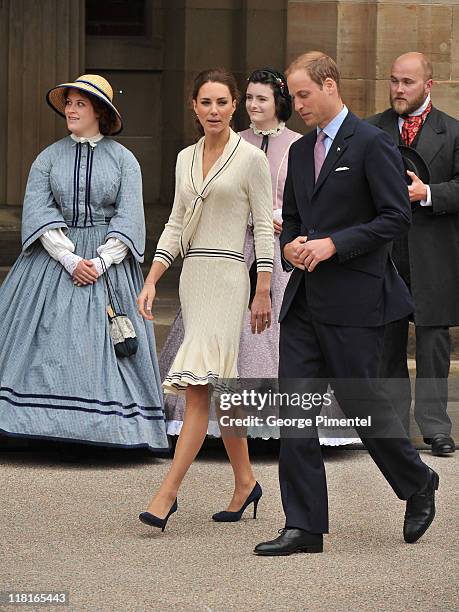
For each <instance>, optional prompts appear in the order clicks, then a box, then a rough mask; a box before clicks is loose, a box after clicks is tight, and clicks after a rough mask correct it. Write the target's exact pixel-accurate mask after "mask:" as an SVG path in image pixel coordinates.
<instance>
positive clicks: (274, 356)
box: [159, 68, 356, 445]
mask: <svg viewBox="0 0 459 612" xmlns="http://www.w3.org/2000/svg"><path fill="white" fill-rule="evenodd" d="M247 82H248V85H247V90H246V94H245V105H246V110H247V114H248V115H249V118H250V127H249V128H248V129H247V130H244V131H242V132H241V133H240V134H241V136H242V137H243V138H244V140H246V141H247V142H250V143H251V144H253V145H255V146H256V147H258V148H261V149H262V150H263V151H264V152H265V153H266V156H267V158H268V162H269V166H270V170H271V181H272V191H273V217H274V232H275V242H274V267H273V273H272V277H271V292H272V325H271V327H270V328H269V329H268V330H266V331H265V333H263V334H252V333H251V330H250V310H247V314H246V321H245V323H244V327H243V330H242V335H241V340H240V346H239V356H238V372H239V377H240V378H241V379H244V378H254V379H258V378H277V375H278V364H279V324H278V322H277V321H278V318H279V312H280V308H281V305H282V298H283V295H284V291H285V287H286V285H287V282H288V279H289V274H288V273H287V272H284V271H283V270H282V266H281V253H280V246H279V234H280V232H281V229H282V200H283V193H284V184H285V179H286V177H287V168H288V154H289V149H290V146H291V144H292V143H293V142H295V140H298V139H299V138H301V134H298V133H297V132H294V131H292V130H290V129H289V128H287V127H286V125H285V122H286V121H287V120H288V119H289V118H290V116H291V114H292V103H291V98H290V94H289V92H288V88H287V81H286V78H285V76H284V75H283V74H282V73H281V72H277V71H275V70H273V69H271V68H264V69H261V70H255V71H254V72H252V74H251V75H250V77H249V78H248V79H247ZM244 256H245V260H246V263H247V266H248V267H249V268H250V266H251V265H252V263H253V262H254V259H255V252H254V241H253V231H252V227H251V226H249V227H248V228H247V234H246V241H245V248H244ZM183 333H184V332H183V321H182V314H181V311H180V310H179V311H178V313H177V315H176V317H175V320H174V322H173V323H172V326H171V330H170V333H169V335H168V338H167V340H166V343H165V345H164V348H163V351H162V353H161V356H160V359H159V368H160V373H161V379H162V380H164V377H165V376H166V374H167V372H168V371H169V368H170V366H171V363H172V361H173V359H174V357H175V355H176V353H177V350H178V348H179V346H180V344H181V342H182V340H183ZM184 407H185V402H184V399H183V398H182V397H180V396H176V395H166V396H165V409H166V420H167V433H168V434H170V435H178V434H179V433H180V430H181V427H182V423H183V413H184ZM337 411H339V412H341V411H340V409H339V406H338V405H337V403H336V402H335V401H334V402H333V404H332V406H331V407H329V408H328V409H327V414H328V415H330V416H331V415H333V416H337V415H336V412H337ZM208 433H209V434H210V435H213V436H219V435H220V431H219V427H218V423H217V421H216V420H215V419H214V420H212V418H211V420H210V421H209V428H208ZM248 435H249V436H252V437H276V438H277V437H278V436H279V433H278V430H277V428H266V427H264V428H263V429H257V428H253V427H249V429H248ZM355 441H356V440H354V439H352V438H331V437H329V435H328V436H325V435H324V436H323V437H321V443H322V444H326V445H339V444H347V443H351V442H355Z"/></svg>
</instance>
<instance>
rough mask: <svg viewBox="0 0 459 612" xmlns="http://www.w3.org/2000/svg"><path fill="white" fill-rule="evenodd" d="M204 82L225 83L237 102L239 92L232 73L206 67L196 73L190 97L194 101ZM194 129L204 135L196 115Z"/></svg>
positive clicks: (239, 95) (223, 69) (222, 69)
mask: <svg viewBox="0 0 459 612" xmlns="http://www.w3.org/2000/svg"><path fill="white" fill-rule="evenodd" d="M205 83H221V84H222V85H226V86H227V87H228V90H229V92H230V94H231V98H232V99H233V100H236V104H237V103H238V102H239V100H240V97H241V94H240V93H239V89H238V86H237V83H236V79H235V78H234V75H233V74H232V73H231V72H229V71H228V70H226V69H225V68H208V69H207V70H202V71H201V72H200V73H199V74H197V75H196V76H195V78H194V81H193V90H192V92H191V99H192V100H194V101H195V102H196V101H197V99H198V95H199V90H200V89H201V87H202V86H203V85H204V84H205ZM195 121H196V129H197V131H198V133H199V135H200V136H203V135H204V128H203V127H202V125H201V123H200V122H199V119H198V118H197V117H196V119H195Z"/></svg>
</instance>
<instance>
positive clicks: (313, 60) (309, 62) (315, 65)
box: [285, 51, 340, 94]
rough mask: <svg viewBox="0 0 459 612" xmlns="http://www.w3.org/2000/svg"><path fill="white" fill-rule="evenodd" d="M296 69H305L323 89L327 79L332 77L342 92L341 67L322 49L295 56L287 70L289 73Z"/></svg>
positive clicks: (338, 89) (312, 79)
mask: <svg viewBox="0 0 459 612" xmlns="http://www.w3.org/2000/svg"><path fill="white" fill-rule="evenodd" d="M296 70H305V71H306V73H307V74H308V76H309V78H310V79H311V81H313V82H314V83H316V85H318V86H319V87H320V89H322V87H323V84H324V81H325V79H332V81H335V83H336V89H337V91H338V94H340V73H339V68H338V66H337V64H336V62H335V60H333V59H332V58H331V57H330V56H328V55H326V54H325V53H322V51H308V52H307V53H303V54H302V55H300V56H298V57H297V58H295V59H294V60H293V61H292V62H291V64H290V66H289V67H288V68H287V70H286V71H285V72H286V74H287V75H289V74H291V73H292V72H295V71H296Z"/></svg>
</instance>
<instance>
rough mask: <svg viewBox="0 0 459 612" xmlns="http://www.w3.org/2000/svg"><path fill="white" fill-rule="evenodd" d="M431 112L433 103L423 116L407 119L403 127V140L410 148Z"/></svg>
mask: <svg viewBox="0 0 459 612" xmlns="http://www.w3.org/2000/svg"><path fill="white" fill-rule="evenodd" d="M431 110H432V102H429V104H428V106H427V108H426V110H425V111H424V112H423V113H422V115H416V116H415V117H413V116H411V115H409V116H408V117H405V120H404V122H403V127H402V140H403V142H404V143H405V144H406V145H407V146H408V147H410V146H411V143H412V142H413V140H414V139H415V138H416V135H417V133H418V132H419V130H420V129H421V125H422V124H423V123H424V121H425V120H426V117H427V115H428V114H429V113H430V111H431Z"/></svg>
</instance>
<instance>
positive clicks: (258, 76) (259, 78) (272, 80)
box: [247, 68, 292, 121]
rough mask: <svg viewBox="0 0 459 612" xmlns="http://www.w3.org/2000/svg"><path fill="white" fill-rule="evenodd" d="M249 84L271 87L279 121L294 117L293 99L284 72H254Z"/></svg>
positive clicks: (269, 70) (268, 70)
mask: <svg viewBox="0 0 459 612" xmlns="http://www.w3.org/2000/svg"><path fill="white" fill-rule="evenodd" d="M247 83H263V84H264V85H271V89H272V90H273V94H274V104H275V107H276V117H277V118H278V119H279V121H288V120H289V119H290V117H291V116H292V98H291V96H290V92H289V90H288V86H287V79H286V78H285V75H284V74H283V73H282V72H278V71H277V70H274V69H273V68H261V69H260V70H254V71H253V72H252V74H251V75H250V76H249V78H248V79H247Z"/></svg>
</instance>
